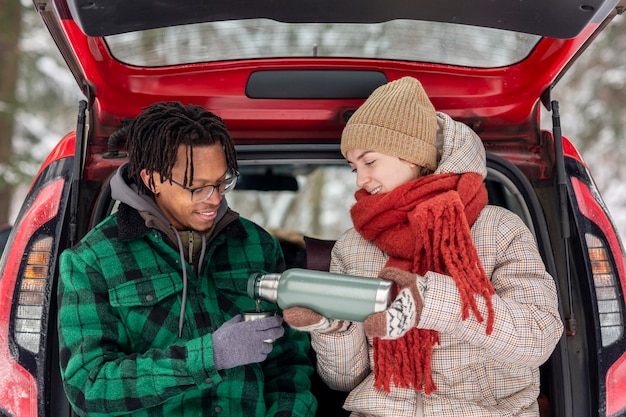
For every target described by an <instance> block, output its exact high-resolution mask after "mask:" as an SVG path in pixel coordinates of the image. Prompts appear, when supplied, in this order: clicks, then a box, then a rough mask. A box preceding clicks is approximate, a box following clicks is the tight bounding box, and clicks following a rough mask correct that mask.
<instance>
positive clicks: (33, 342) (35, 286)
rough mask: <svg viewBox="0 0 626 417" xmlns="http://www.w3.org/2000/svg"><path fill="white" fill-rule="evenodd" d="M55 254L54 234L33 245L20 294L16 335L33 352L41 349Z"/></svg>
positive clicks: (17, 340) (19, 343) (27, 259)
mask: <svg viewBox="0 0 626 417" xmlns="http://www.w3.org/2000/svg"><path fill="white" fill-rule="evenodd" d="M51 254H52V237H51V236H46V237H42V238H39V239H37V241H35V242H34V243H33V244H32V246H31V249H30V251H29V253H28V254H27V256H26V269H25V271H24V274H23V277H22V282H21V284H20V290H19V293H18V296H17V311H16V315H15V329H14V333H13V335H14V337H15V342H16V343H17V344H18V345H20V346H21V347H23V348H24V349H26V350H28V351H30V352H32V353H37V352H39V342H40V340H41V330H42V328H41V326H42V320H43V317H44V314H43V309H44V306H45V302H46V298H47V297H46V294H47V291H46V288H47V285H48V265H49V263H50V257H51Z"/></svg>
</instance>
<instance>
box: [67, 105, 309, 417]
mask: <svg viewBox="0 0 626 417" xmlns="http://www.w3.org/2000/svg"><path fill="white" fill-rule="evenodd" d="M127 150H128V163H127V164H125V165H123V166H122V167H120V169H119V170H118V172H117V173H116V174H115V176H114V177H113V178H112V179H111V193H112V197H113V198H114V199H116V200H118V201H119V202H120V205H119V209H118V211H117V212H116V213H115V214H112V215H111V216H109V217H108V218H106V219H105V220H104V221H103V222H102V223H100V224H99V225H98V226H96V227H95V228H94V229H93V230H92V231H90V232H89V233H88V234H87V235H86V236H85V237H84V238H83V239H82V240H81V242H80V243H79V244H78V245H77V246H76V247H74V248H71V249H68V250H67V251H65V252H64V253H63V254H62V256H61V270H60V271H61V272H60V282H59V290H58V291H59V303H60V306H59V320H58V325H59V338H60V361H61V373H62V377H63V381H64V387H65V391H66V394H67V396H68V398H69V401H70V403H71V404H72V406H73V408H74V410H75V411H76V412H77V413H78V414H79V415H81V416H105V415H106V416H113V415H132V416H216V415H224V416H229V417H234V416H246V417H248V416H264V417H265V416H280V417H287V416H312V415H314V413H315V409H316V401H315V399H314V398H313V396H312V394H311V393H310V391H309V386H310V379H309V377H310V375H311V374H312V372H313V368H312V365H311V363H310V361H309V359H308V353H309V352H308V346H309V345H308V338H307V337H306V335H303V334H302V333H299V332H295V331H293V330H290V329H285V328H284V327H283V326H282V319H281V318H280V316H277V315H275V316H272V317H267V318H264V319H261V320H257V321H243V320H242V318H241V315H240V313H241V312H242V311H244V310H247V309H253V308H254V307H255V301H254V300H251V299H250V298H249V297H248V296H247V292H246V288H247V280H248V277H249V275H250V274H251V273H253V272H273V271H281V270H282V269H283V268H284V260H283V256H282V253H281V250H280V247H279V245H278V243H277V242H276V240H275V239H274V238H272V237H271V236H270V235H269V234H268V233H267V232H266V231H264V230H263V229H261V228H260V227H259V226H257V225H255V224H254V223H252V222H250V221H249V220H247V219H244V218H241V217H239V216H238V214H237V213H235V212H234V211H232V210H231V209H230V208H229V207H228V204H227V202H226V199H225V198H224V194H226V193H227V192H229V191H230V190H232V189H233V188H234V187H235V184H236V181H237V176H238V175H239V174H238V171H237V168H238V167H237V161H236V154H235V148H234V144H233V141H232V139H231V137H230V134H229V133H228V131H227V129H226V126H225V125H224V123H223V121H222V120H221V119H220V118H219V117H217V116H216V115H215V114H213V113H211V112H208V111H206V110H205V109H203V108H202V107H199V106H193V105H188V106H184V105H182V104H180V103H175V102H171V103H157V104H154V105H152V106H149V107H147V108H145V109H144V110H143V111H142V113H141V114H139V115H138V116H137V118H136V119H135V120H134V121H133V123H132V125H131V126H130V129H129V133H128V139H127ZM268 340H275V341H274V342H273V343H269V342H267V341H268Z"/></svg>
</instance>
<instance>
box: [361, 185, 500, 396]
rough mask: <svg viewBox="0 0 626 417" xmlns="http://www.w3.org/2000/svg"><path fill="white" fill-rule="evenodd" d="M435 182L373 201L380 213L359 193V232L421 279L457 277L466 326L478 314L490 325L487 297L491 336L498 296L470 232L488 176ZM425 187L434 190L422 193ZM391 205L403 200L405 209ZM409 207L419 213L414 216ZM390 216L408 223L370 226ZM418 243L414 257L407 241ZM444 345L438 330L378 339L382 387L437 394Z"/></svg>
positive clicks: (376, 358) (377, 369)
mask: <svg viewBox="0 0 626 417" xmlns="http://www.w3.org/2000/svg"><path fill="white" fill-rule="evenodd" d="M429 177H438V178H429ZM429 177H423V178H420V179H418V180H416V181H415V182H413V183H409V184H410V185H409V186H407V188H406V189H402V190H400V192H401V193H402V194H399V195H392V194H393V193H394V192H392V193H389V194H388V195H387V197H388V198H389V200H382V198H385V197H382V198H380V197H379V198H380V199H373V200H370V201H368V202H372V201H373V202H374V205H373V207H374V208H373V209H372V208H370V207H368V206H367V202H365V201H360V200H361V199H363V200H367V199H369V198H371V197H376V196H367V197H366V196H364V195H363V194H361V195H360V196H359V194H357V205H355V206H353V211H352V214H353V220H354V223H355V227H356V228H357V230H359V232H361V231H362V232H363V233H362V234H363V236H364V237H365V238H366V239H368V240H372V241H373V242H374V243H375V244H376V245H377V246H379V247H380V248H381V249H382V250H384V251H385V252H387V253H389V254H390V259H389V261H388V262H387V264H386V266H395V267H400V268H402V269H404V270H410V271H411V272H415V273H417V274H420V275H425V274H426V272H427V271H434V272H439V273H442V274H446V275H449V276H451V277H453V279H454V282H455V284H456V286H457V288H458V291H459V297H460V299H461V303H462V316H461V317H462V319H463V320H466V319H468V318H469V317H470V313H472V314H473V315H474V317H476V320H477V321H478V322H481V323H482V322H483V321H485V320H484V317H483V316H482V314H481V312H480V309H479V307H478V304H477V301H476V296H477V295H480V296H482V297H483V298H484V299H485V302H486V307H487V321H486V330H485V331H486V334H487V335H490V334H491V333H492V331H493V326H494V312H493V304H492V300H491V296H492V295H493V294H494V293H495V291H494V289H493V286H492V285H491V281H490V280H489V278H488V277H487V275H486V273H485V271H484V269H483V267H482V264H481V262H480V258H479V257H478V252H477V250H476V247H475V246H474V243H473V241H472V237H471V232H470V226H471V224H472V223H473V222H474V221H475V220H476V218H477V217H478V214H479V213H480V210H481V209H482V208H483V207H484V206H485V204H486V203H487V192H486V189H485V187H484V185H483V183H482V177H480V176H479V175H477V174H460V175H457V174H446V175H439V176H429ZM422 184H423V185H424V187H423V188H426V189H425V190H424V191H423V193H422V194H420V191H421V190H422V189H423V188H420V186H421V185H422ZM461 185H462V186H461ZM394 191H396V190H394ZM413 193H414V194H413ZM407 196H410V197H408V198H407ZM393 198H396V200H393ZM388 201H398V204H397V205H398V206H395V205H394V204H389V203H387V202H388ZM359 202H361V203H362V204H360V205H359ZM377 203H379V204H377ZM386 204H387V205H389V206H386ZM357 206H358V207H357ZM406 207H412V209H411V210H406ZM388 213H389V215H390V216H391V218H392V219H394V221H395V219H402V218H403V219H404V220H403V221H402V222H400V221H399V222H398V223H396V225H394V226H391V225H390V223H387V224H385V225H382V224H380V223H374V224H373V225H372V224H371V223H369V222H368V221H367V220H368V219H370V220H371V219H374V218H375V217H378V216H379V215H380V214H385V215H386V214H388ZM385 221H387V222H388V220H385ZM359 226H360V227H359ZM381 226H382V227H381ZM407 226H408V227H407ZM368 235H369V238H368ZM410 240H414V241H415V246H414V247H413V251H412V253H411V252H410V251H409V252H407V249H408V248H407V245H406V242H407V241H410ZM437 344H439V333H438V332H437V331H434V330H426V329H417V328H414V329H411V330H410V331H409V332H407V334H406V335H404V336H403V337H401V338H399V339H393V340H382V339H378V338H376V339H374V341H373V346H374V375H375V382H374V387H376V388H377V389H382V390H384V391H387V392H389V391H390V389H391V384H393V385H395V386H397V387H400V388H413V389H415V390H424V393H425V394H431V393H432V392H433V391H434V390H436V389H437V387H436V385H435V382H434V380H433V378H432V354H433V347H434V346H435V345H437Z"/></svg>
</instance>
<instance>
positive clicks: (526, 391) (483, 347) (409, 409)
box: [312, 206, 563, 417]
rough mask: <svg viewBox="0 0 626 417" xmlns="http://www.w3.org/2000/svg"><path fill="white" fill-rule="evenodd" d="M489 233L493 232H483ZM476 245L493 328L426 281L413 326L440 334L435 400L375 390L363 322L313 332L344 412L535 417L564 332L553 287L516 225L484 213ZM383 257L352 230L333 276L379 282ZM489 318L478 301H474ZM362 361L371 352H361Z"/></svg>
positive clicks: (495, 212)
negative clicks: (546, 368) (547, 367)
mask: <svg viewBox="0 0 626 417" xmlns="http://www.w3.org/2000/svg"><path fill="white" fill-rule="evenodd" d="M486 231H489V233H486ZM471 232H472V239H473V242H474V244H475V245H476V248H477V250H478V254H479V257H480V259H481V261H482V264H483V267H484V268H485V272H486V273H487V276H489V277H490V279H491V282H492V284H493V287H494V289H495V291H496V295H495V296H494V297H493V298H492V301H493V303H494V311H495V325H494V330H493V333H492V334H491V335H490V336H487V335H486V334H485V322H482V323H479V322H477V321H476V319H475V317H474V316H473V315H470V317H469V318H468V319H466V320H462V319H461V301H460V297H459V294H458V290H457V288H456V285H455V283H454V281H453V280H452V278H451V277H449V276H446V275H443V274H434V273H430V272H429V273H427V274H426V278H427V280H426V282H427V288H426V291H425V294H424V310H423V312H422V315H421V318H420V321H419V324H418V327H419V328H424V329H434V330H437V331H439V332H440V339H441V344H440V345H439V346H435V348H434V350H433V359H432V373H433V378H434V381H435V384H436V385H437V390H436V391H435V392H434V393H433V394H432V395H428V396H427V395H424V394H423V393H422V392H421V391H419V392H418V391H414V390H410V389H398V388H395V387H393V385H392V389H391V392H390V393H386V392H384V391H381V390H377V389H375V388H374V387H373V383H374V375H373V373H372V371H371V370H372V369H373V364H372V346H371V340H368V339H367V337H366V336H365V333H364V331H363V326H362V324H360V323H353V324H352V325H351V327H350V329H349V330H348V331H346V332H344V333H339V334H335V335H320V334H316V333H313V335H312V345H313V348H314V349H315V351H316V352H317V360H318V372H319V373H320V376H321V377H322V379H323V380H324V381H326V382H327V383H328V384H329V385H330V386H331V387H333V388H335V389H340V390H344V391H350V395H349V396H348V399H347V400H346V403H345V406H344V407H345V408H346V409H348V410H351V411H352V416H353V417H357V416H394V417H402V416H412V417H415V416H427V417H430V416H453V415H454V416H457V415H458V416H465V417H490V416H494V417H495V416H504V415H516V416H538V415H539V410H538V406H537V396H538V395H539V369H538V367H539V365H541V364H542V363H544V362H545V361H546V360H547V359H548V358H549V356H550V354H551V353H552V351H553V349H554V347H555V346H556V344H557V342H558V341H559V339H560V337H561V334H562V332H563V324H562V321H561V318H560V315H559V311H558V298H557V293H556V286H555V283H554V280H553V279H552V277H551V276H550V275H549V274H548V273H547V272H546V270H545V267H544V264H543V262H542V260H541V257H540V255H539V252H538V251H537V248H536V244H535V240H534V237H533V235H532V234H531V233H530V231H529V230H528V228H527V227H526V226H525V225H524V223H523V222H522V221H521V219H520V218H519V217H517V216H516V215H515V214H513V213H511V212H509V211H508V210H505V209H503V208H500V207H495V206H487V207H486V208H485V209H483V211H482V212H481V215H480V216H479V218H478V219H477V221H476V223H475V224H474V225H473V227H472V229H471ZM386 261H387V256H386V255H385V254H384V253H382V252H381V251H380V250H379V249H378V248H377V247H376V246H374V245H373V244H372V243H371V242H367V241H365V240H363V238H362V237H361V236H360V235H359V234H358V233H356V232H355V231H354V230H350V231H348V232H347V233H346V234H345V235H344V236H343V237H342V238H341V239H340V240H339V241H338V242H337V244H336V245H335V247H334V248H333V258H332V263H331V270H332V271H333V272H339V273H346V274H351V275H359V276H371V277H375V276H377V274H378V272H379V271H380V270H381V269H382V268H383V266H384V265H385V262H386ZM477 301H478V304H479V307H480V311H481V313H482V314H483V315H484V316H486V308H485V303H484V300H483V299H481V298H477ZM366 352H367V353H366Z"/></svg>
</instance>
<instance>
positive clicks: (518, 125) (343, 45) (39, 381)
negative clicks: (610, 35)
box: [0, 0, 626, 417]
mask: <svg viewBox="0 0 626 417" xmlns="http://www.w3.org/2000/svg"><path fill="white" fill-rule="evenodd" d="M34 7H36V8H37V10H38V12H39V14H40V15H41V18H42V21H43V24H45V25H46V26H47V28H48V30H49V32H50V35H51V36H52V37H53V38H54V41H55V42H56V45H57V46H58V48H59V50H60V51H61V53H62V55H63V57H64V58H65V61H66V63H67V66H68V68H69V69H70V70H71V72H72V73H73V75H74V77H75V79H76V82H77V83H78V85H79V86H80V88H81V90H82V92H83V94H84V101H81V102H80V103H79V105H78V107H77V109H78V111H77V124H76V130H75V131H72V132H69V133H68V134H67V135H66V136H65V137H63V138H59V142H58V145H57V146H56V148H55V149H54V150H53V151H52V152H51V153H50V155H49V156H48V158H47V159H46V161H45V162H44V163H43V165H42V166H41V169H40V171H39V173H38V174H37V176H36V178H35V180H34V181H33V183H32V186H31V188H30V191H29V194H28V196H27V198H26V200H25V202H24V205H23V207H22V209H21V211H20V214H19V216H18V218H17V219H16V221H15V223H14V226H13V229H12V232H11V235H10V237H9V241H8V244H7V247H6V250H5V251H4V254H3V256H2V260H1V263H0V272H1V278H0V416H3V417H8V416H12V417H31V416H40V417H43V416H55V417H57V416H71V415H72V412H71V410H70V407H69V404H68V402H67V400H66V399H65V395H64V393H63V389H62V384H61V382H60V375H59V369H58V346H57V330H56V296H55V294H56V292H55V291H56V283H57V279H58V257H59V254H60V253H61V252H62V251H63V250H64V249H66V248H68V247H69V246H71V245H73V244H75V243H76V242H78V241H79V240H80V238H81V237H82V236H83V235H84V234H85V233H86V232H87V231H88V230H89V229H90V228H91V227H93V226H94V225H95V224H96V223H98V222H99V221H100V220H102V219H103V218H104V217H105V216H106V215H108V214H109V213H111V212H112V211H113V210H115V207H116V206H115V201H113V200H112V199H111V196H110V193H109V188H108V180H109V178H110V176H111V175H112V173H113V172H114V171H115V170H116V168H117V167H118V166H120V164H122V163H123V162H124V161H125V153H124V141H125V126H127V122H128V121H129V120H131V119H132V118H133V117H135V116H136V115H137V114H138V112H139V111H140V109H141V108H143V107H145V106H147V105H149V104H151V103H154V102H157V101H163V100H168V101H169V100H175V101H181V102H184V103H194V104H197V105H201V106H204V107H206V108H207V109H209V110H211V111H213V112H215V113H216V114H218V115H219V116H221V117H222V118H223V119H224V121H225V122H226V125H227V126H228V128H229V129H230V131H231V133H232V135H233V137H234V139H235V141H236V143H237V151H238V157H239V160H240V168H241V177H240V180H239V182H238V185H237V190H235V191H234V192H233V193H232V194H229V195H228V199H229V203H230V205H231V206H232V207H233V208H234V209H235V210H237V211H239V212H240V213H242V214H243V215H244V216H246V217H248V218H250V219H252V220H254V221H256V222H257V223H259V224H261V225H262V226H264V227H266V228H268V229H269V230H271V231H272V232H273V233H275V234H276V235H277V237H279V239H280V240H281V242H282V243H283V245H284V247H283V249H284V252H285V256H286V259H287V261H288V263H289V266H303V267H311V268H314V267H320V268H322V269H323V268H324V263H325V262H326V261H327V255H325V254H324V253H322V254H321V255H320V257H317V255H315V254H313V253H312V252H311V251H312V243H311V242H318V243H319V240H324V241H330V243H332V241H333V240H334V239H336V238H337V237H338V236H339V234H340V233H341V232H342V231H344V230H345V229H347V228H348V227H350V218H349V216H348V208H349V207H350V205H351V204H352V202H353V192H354V190H355V188H354V187H355V186H354V176H353V175H351V174H350V172H349V171H350V170H349V167H348V165H347V164H346V163H345V161H344V160H343V158H342V156H341V154H340V152H339V139H340V135H341V131H342V129H343V127H344V125H345V122H346V120H347V119H348V118H349V117H350V115H351V114H352V112H353V111H354V110H355V109H356V108H358V106H359V105H360V104H361V103H362V102H363V101H364V99H365V98H366V97H367V96H368V95H369V94H370V93H371V92H372V91H373V90H374V89H375V88H376V87H378V86H379V85H381V84H384V83H386V82H388V81H391V80H395V79H398V78H400V77H403V76H406V75H409V76H413V77H416V78H418V79H419V80H420V81H421V82H422V84H423V85H424V87H425V89H426V91H427V93H428V94H429V96H430V97H431V98H432V101H433V103H434V105H435V107H436V108H437V110H440V111H443V112H446V113H448V114H449V115H450V116H452V117H453V118H455V119H456V120H459V121H462V122H464V123H466V124H468V125H469V126H471V127H472V128H473V129H474V130H475V131H476V132H477V133H478V134H479V135H480V137H481V138H482V139H483V141H484V144H485V147H486V149H487V151H488V166H489V175H488V178H487V180H486V181H487V186H488V189H489V193H490V201H491V203H492V204H499V205H503V206H505V207H507V208H509V209H511V210H512V211H514V212H516V213H518V214H519V215H520V217H521V218H522V219H523V220H524V221H525V222H526V223H527V224H528V226H529V227H530V229H531V230H532V231H533V232H534V234H535V238H536V240H537V243H538V246H539V249H540V251H541V253H542V256H543V258H544V261H545V264H546V266H547V268H548V270H549V272H550V273H551V274H552V276H554V278H555V280H556V283H557V288H558V291H559V294H560V301H561V311H562V317H563V320H564V323H565V325H566V332H565V334H564V335H563V337H562V339H561V341H560V342H559V344H558V346H557V348H556V350H555V351H554V353H553V354H552V357H551V358H550V360H549V361H548V362H547V363H545V364H544V365H543V366H542V368H541V380H542V385H541V397H540V403H541V409H542V415H550V416H553V417H590V416H591V417H596V416H598V417H605V416H626V339H625V336H624V323H625V321H626V309H625V299H624V294H625V293H626V268H625V258H624V250H623V248H622V246H621V244H620V240H619V238H618V236H617V234H616V231H615V228H614V225H613V224H612V221H611V218H610V215H609V213H608V212H607V209H606V207H605V205H604V203H603V201H602V198H601V196H600V195H599V193H598V190H597V189H596V187H595V185H594V182H593V179H592V174H591V173H590V172H589V170H588V168H587V166H586V165H585V163H584V161H583V160H582V159H581V157H580V155H579V153H578V152H577V150H576V148H575V147H574V145H573V144H572V143H571V142H570V141H569V140H568V139H567V138H566V137H564V136H563V135H562V133H561V131H562V129H561V125H560V118H559V111H558V109H559V108H558V103H557V102H555V101H553V100H552V97H551V90H552V87H553V86H554V85H555V83H556V82H557V81H558V80H559V79H560V78H561V77H562V75H563V74H564V72H565V71H566V70H567V68H568V67H569V66H570V64H571V62H572V60H573V59H575V58H576V57H577V56H578V55H579V54H581V53H582V52H583V51H584V49H585V48H586V47H587V46H588V45H589V43H590V42H592V41H593V39H594V38H595V37H596V36H597V34H598V33H599V32H600V31H601V30H602V29H604V28H605V27H606V26H607V25H608V24H610V23H611V21H612V20H613V19H614V18H616V17H617V18H619V16H618V15H619V14H621V13H622V12H623V11H624V8H625V7H626V1H625V0H588V1H585V2H583V1H571V0H550V1H546V0H526V1H515V2H511V1H508V2H505V1H499V2H498V1H493V0H474V1H471V2H470V1H459V0H440V1H438V2H426V1H423V0H414V1H410V2H409V1H399V0H386V1H378V0H361V1H353V0H344V1H336V0H335V1H327V0H315V1H312V0H306V1H285V0H275V1H264V0H255V1H249V0H237V1H234V0H233V1H224V2H210V3H209V2H207V1H205V0H188V1H174V0H162V1H158V2H157V1H151V0H132V1H120V0H38V1H36V2H34ZM542 118H547V119H548V120H545V121H543V123H540V122H541V119H542ZM548 125H551V126H552V127H551V128H550V129H543V128H542V126H548ZM563 130H564V131H567V127H566V126H563ZM310 238H315V239H317V240H311V239H310ZM326 243H328V242H326ZM318 261H319V264H317V265H313V264H312V262H318ZM320 265H321V266H320ZM316 390H317V391H316V393H317V395H318V399H319V403H320V411H319V415H341V411H340V402H341V395H340V394H338V393H335V392H331V391H329V390H327V389H324V387H323V386H318V385H316Z"/></svg>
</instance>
